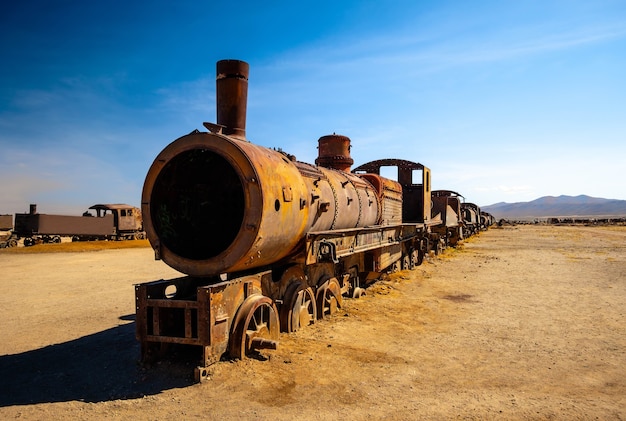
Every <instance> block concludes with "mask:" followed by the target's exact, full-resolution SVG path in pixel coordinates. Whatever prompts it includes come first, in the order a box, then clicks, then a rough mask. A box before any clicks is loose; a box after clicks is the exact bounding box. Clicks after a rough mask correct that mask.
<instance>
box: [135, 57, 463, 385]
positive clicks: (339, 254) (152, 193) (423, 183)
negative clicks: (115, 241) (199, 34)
mask: <svg viewBox="0 0 626 421" xmlns="http://www.w3.org/2000/svg"><path fill="white" fill-rule="evenodd" d="M248 73H249V68H248V65H247V63H244V62H239V61H235V60H225V61H221V62H218V65H217V78H216V85H217V94H216V98H217V124H212V123H205V127H206V128H207V129H208V130H209V132H199V131H194V132H192V133H190V134H188V135H186V136H182V137H180V138H179V139H177V140H175V141H174V142H172V143H171V144H169V145H168V146H167V147H166V148H165V149H163V151H162V152H161V153H160V154H159V155H158V156H157V157H156V159H155V160H154V163H153V164H152V166H151V167H150V169H149V171H148V174H147V176H146V180H145V183H144V187H143V192H142V203H141V206H142V214H143V219H144V226H145V230H146V233H147V236H148V239H149V240H150V243H151V245H152V247H153V248H154V250H155V257H156V258H157V259H162V260H163V261H164V262H165V263H167V264H168V265H170V266H171V267H173V268H174V269H176V270H178V271H181V272H183V273H185V274H187V275H189V276H187V277H183V278H179V279H175V280H170V281H165V280H161V281H156V282H149V283H146V284H141V285H137V286H136V299H137V338H138V339H139V340H140V342H141V344H142V355H143V359H144V360H147V359H149V358H150V357H152V356H153V351H155V350H157V349H161V347H162V346H163V345H168V344H173V345H185V346H197V347H200V348H201V349H202V351H203V352H202V354H203V356H202V359H201V362H200V366H199V371H197V373H203V371H202V368H203V367H206V366H207V365H208V364H210V363H211V362H213V361H216V360H217V359H219V358H221V357H222V356H224V355H228V356H230V357H232V358H244V357H245V356H247V355H250V354H251V353H255V352H257V351H259V350H262V349H272V348H274V347H275V346H276V345H277V340H278V332H279V330H282V331H284V332H294V331H297V330H298V329H300V328H302V327H304V326H306V325H308V324H311V323H314V322H315V320H316V319H317V318H323V317H326V316H328V315H330V314H332V313H333V312H335V311H336V310H337V309H338V308H340V307H341V305H342V300H343V297H354V298H356V297H359V296H360V295H361V294H362V293H363V292H364V287H365V285H366V284H367V283H368V282H371V281H373V279H376V278H377V277H378V276H380V274H381V272H384V271H392V270H398V269H407V270H408V269H413V268H414V267H415V266H416V265H419V264H420V263H421V262H422V261H423V259H424V256H425V255H426V254H428V253H429V251H431V250H435V251H437V252H439V251H440V250H441V249H442V247H444V246H446V245H448V244H449V243H448V242H447V241H448V240H449V238H450V236H451V234H450V232H449V231H447V230H448V229H450V228H455V229H459V230H460V227H461V225H462V220H461V210H460V200H459V199H458V198H452V197H450V196H451V195H450V194H446V196H447V197H446V198H445V200H444V198H443V196H444V195H443V193H442V194H441V196H440V195H439V194H437V193H433V192H431V173H430V170H429V169H428V168H427V167H425V166H424V165H422V164H419V163H416V162H411V161H407V160H401V159H384V160H378V161H372V162H370V163H367V164H364V165H361V166H360V167H357V168H356V169H355V170H353V171H352V172H350V169H351V167H352V164H353V160H352V158H351V156H350V139H349V138H348V137H346V136H341V135H336V134H332V135H328V136H322V137H321V138H320V139H319V140H318V148H319V154H318V158H317V159H316V161H315V163H316V164H317V165H312V164H308V163H304V162H298V161H296V159H295V157H294V156H292V155H289V154H286V153H283V152H282V151H280V150H278V151H277V150H273V149H268V148H265V147H261V146H258V145H255V144H253V143H250V142H249V141H248V140H247V138H246V132H245V116H246V97H247V84H248ZM382 167H395V168H396V169H397V180H390V179H388V178H386V177H383V176H381V173H380V170H381V168H382ZM433 206H434V207H435V208H436V210H437V212H434V213H433V212H432V210H431V208H433ZM437 229H442V231H441V233H439V232H438V231H437ZM460 237H461V236H460V235H457V238H460ZM168 291H169V292H168ZM198 376H200V375H198ZM200 377H201V376H200Z"/></svg>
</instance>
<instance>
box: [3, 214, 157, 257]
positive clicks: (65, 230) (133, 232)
mask: <svg viewBox="0 0 626 421" xmlns="http://www.w3.org/2000/svg"><path fill="white" fill-rule="evenodd" d="M91 211H93V212H94V213H95V215H94V214H93V213H92V212H91ZM0 231H6V234H4V236H2V235H0V248H4V247H16V246H17V244H18V241H19V240H20V239H22V238H23V243H24V246H25V247H29V246H33V245H35V244H42V243H60V242H61V237H71V239H72V241H91V240H131V239H137V240H138V239H144V238H145V233H144V231H143V222H142V218H141V210H140V209H138V208H135V207H133V206H130V205H125V204H97V205H93V206H91V207H90V208H89V210H87V211H86V212H84V213H83V214H82V216H73V215H48V214H43V213H39V212H37V205H36V204H31V205H30V210H29V212H28V213H16V214H15V226H14V225H13V217H12V216H11V215H0Z"/></svg>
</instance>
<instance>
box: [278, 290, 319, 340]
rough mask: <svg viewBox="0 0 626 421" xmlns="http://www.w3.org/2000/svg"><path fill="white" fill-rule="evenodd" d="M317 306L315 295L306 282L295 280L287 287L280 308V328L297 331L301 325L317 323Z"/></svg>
mask: <svg viewBox="0 0 626 421" xmlns="http://www.w3.org/2000/svg"><path fill="white" fill-rule="evenodd" d="M316 318H317V306H316V303H315V295H314V294H313V290H312V289H311V288H310V287H307V286H306V284H305V283H304V282H293V283H291V285H289V286H288V287H287V292H286V293H285V301H284V304H283V306H282V307H281V309H280V328H281V330H282V331H283V332H295V331H297V330H298V329H300V328H301V327H304V326H308V325H310V324H313V323H315V319H316Z"/></svg>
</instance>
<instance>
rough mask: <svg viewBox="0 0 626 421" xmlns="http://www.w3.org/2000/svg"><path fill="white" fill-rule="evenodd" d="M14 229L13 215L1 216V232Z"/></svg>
mask: <svg viewBox="0 0 626 421" xmlns="http://www.w3.org/2000/svg"><path fill="white" fill-rule="evenodd" d="M12 229H13V215H0V231H10V230H12Z"/></svg>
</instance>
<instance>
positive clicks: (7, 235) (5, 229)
mask: <svg viewBox="0 0 626 421" xmlns="http://www.w3.org/2000/svg"><path fill="white" fill-rule="evenodd" d="M17 241H18V238H17V236H16V235H15V234H13V215H0V248H5V247H16V246H17Z"/></svg>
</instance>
